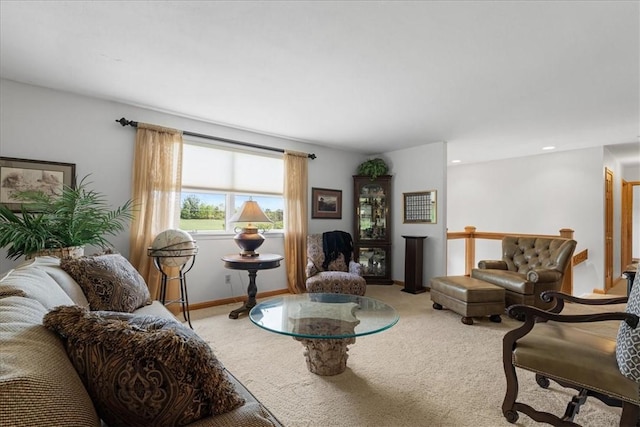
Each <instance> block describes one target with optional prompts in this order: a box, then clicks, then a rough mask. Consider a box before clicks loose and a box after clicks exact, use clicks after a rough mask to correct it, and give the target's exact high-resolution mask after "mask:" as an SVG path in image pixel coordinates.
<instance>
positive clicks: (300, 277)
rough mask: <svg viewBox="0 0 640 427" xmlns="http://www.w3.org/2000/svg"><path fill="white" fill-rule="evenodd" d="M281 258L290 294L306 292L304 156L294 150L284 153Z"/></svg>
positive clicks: (306, 157)
mask: <svg viewBox="0 0 640 427" xmlns="http://www.w3.org/2000/svg"><path fill="white" fill-rule="evenodd" d="M284 176H285V181H284V200H285V205H284V223H285V231H284V259H285V265H286V270H287V286H288V288H289V291H290V292H291V293H294V294H299V293H304V292H306V288H305V277H304V275H305V265H306V263H307V242H306V240H307V216H308V207H307V206H308V190H307V187H308V184H307V182H308V155H307V153H299V152H295V151H285V154H284Z"/></svg>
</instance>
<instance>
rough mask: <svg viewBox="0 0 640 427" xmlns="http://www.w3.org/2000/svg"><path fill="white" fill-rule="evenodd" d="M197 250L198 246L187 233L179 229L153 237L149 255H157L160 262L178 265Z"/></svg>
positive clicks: (172, 265)
mask: <svg viewBox="0 0 640 427" xmlns="http://www.w3.org/2000/svg"><path fill="white" fill-rule="evenodd" d="M197 252H198V247H197V246H196V242H195V241H194V240H193V237H191V235H190V234H189V233H187V232H186V231H183V230H179V229H169V230H165V231H163V232H161V233H160V234H158V235H157V236H156V238H155V239H153V243H152V244H151V249H150V250H149V255H150V256H153V257H158V259H159V262H160V264H162V265H166V266H169V267H180V266H182V265H184V264H186V263H187V262H188V261H189V260H190V259H191V257H193V256H195V254H196V253H197Z"/></svg>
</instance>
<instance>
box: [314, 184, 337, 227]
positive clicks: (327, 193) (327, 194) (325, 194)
mask: <svg viewBox="0 0 640 427" xmlns="http://www.w3.org/2000/svg"><path fill="white" fill-rule="evenodd" d="M311 218H329V219H341V218H342V190H330V189H328V188H312V189H311Z"/></svg>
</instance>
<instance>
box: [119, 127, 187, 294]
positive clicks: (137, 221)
mask: <svg viewBox="0 0 640 427" xmlns="http://www.w3.org/2000/svg"><path fill="white" fill-rule="evenodd" d="M181 187H182V132H181V131H179V130H176V129H169V128H163V127H160V126H154V125H149V124H146V123H138V130H137V133H136V146H135V153H134V161H133V200H134V202H135V203H136V205H137V210H136V212H135V217H134V220H133V222H132V226H131V235H130V242H129V250H130V256H129V258H130V260H131V264H133V266H135V267H136V269H137V270H138V272H140V274H141V275H142V277H143V278H144V279H145V280H146V282H147V285H148V286H149V292H150V293H151V297H152V298H153V299H158V298H159V296H160V273H159V272H158V271H157V270H156V269H155V267H154V266H153V260H152V258H150V257H149V256H147V248H148V247H150V246H151V244H152V243H153V240H154V239H155V237H156V236H157V235H158V234H159V233H160V232H162V231H164V230H166V229H169V228H178V227H177V225H178V221H179V215H180V191H181Z"/></svg>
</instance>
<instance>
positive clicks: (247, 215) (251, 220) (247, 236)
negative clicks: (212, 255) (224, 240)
mask: <svg viewBox="0 0 640 427" xmlns="http://www.w3.org/2000/svg"><path fill="white" fill-rule="evenodd" d="M229 222H232V223H233V222H236V223H237V222H246V223H248V224H247V225H246V226H244V227H242V228H241V230H240V231H239V232H238V230H237V227H236V229H235V230H234V231H236V233H237V234H236V235H235V236H234V237H233V240H235V241H236V244H237V245H238V246H239V247H240V249H242V251H241V252H240V255H241V256H245V257H255V256H258V255H259V254H258V253H257V252H256V249H258V248H259V247H260V246H261V245H262V242H264V236H263V235H262V234H260V233H259V232H258V227H256V226H255V225H253V224H255V223H259V222H268V223H273V221H271V220H270V219H269V217H268V216H266V215H265V213H264V212H262V209H260V206H259V205H258V202H256V201H253V200H247V201H246V202H244V203H243V204H242V206H240V209H239V210H238V212H236V214H235V215H233V217H232V218H231V219H230V220H229Z"/></svg>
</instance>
